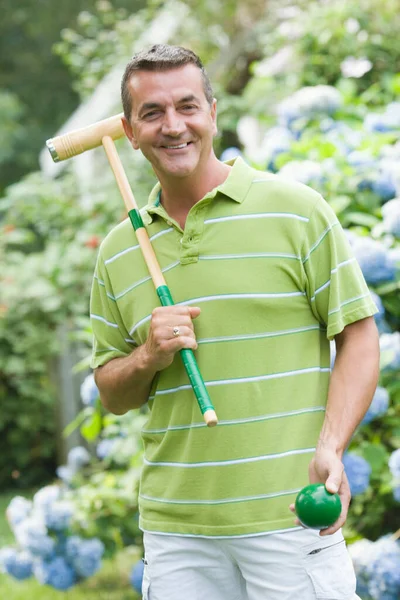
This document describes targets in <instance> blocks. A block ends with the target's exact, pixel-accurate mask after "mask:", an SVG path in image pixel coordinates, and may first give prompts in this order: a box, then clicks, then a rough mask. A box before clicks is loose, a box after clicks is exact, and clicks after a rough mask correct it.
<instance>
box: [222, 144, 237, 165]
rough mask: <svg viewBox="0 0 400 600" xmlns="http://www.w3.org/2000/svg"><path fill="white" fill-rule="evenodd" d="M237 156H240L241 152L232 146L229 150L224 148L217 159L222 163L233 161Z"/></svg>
mask: <svg viewBox="0 0 400 600" xmlns="http://www.w3.org/2000/svg"><path fill="white" fill-rule="evenodd" d="M238 156H242V153H241V151H240V150H239V148H236V147H235V146H232V147H231V148H226V149H225V150H224V151H223V152H222V154H221V156H220V157H219V158H220V160H222V162H225V161H227V160H233V159H234V158H237V157H238Z"/></svg>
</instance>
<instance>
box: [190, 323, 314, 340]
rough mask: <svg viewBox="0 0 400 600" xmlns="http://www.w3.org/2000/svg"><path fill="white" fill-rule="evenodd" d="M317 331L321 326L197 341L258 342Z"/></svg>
mask: <svg viewBox="0 0 400 600" xmlns="http://www.w3.org/2000/svg"><path fill="white" fill-rule="evenodd" d="M315 329H321V327H320V325H310V326H309V327H299V328H297V329H283V330H282V331H266V332H261V333H249V334H242V335H227V336H220V337H214V338H200V339H198V340H197V343H198V344H210V343H214V342H236V341H245V340H256V339H261V338H269V337H279V336H281V335H290V334H291V333H303V332H306V331H312V330H315Z"/></svg>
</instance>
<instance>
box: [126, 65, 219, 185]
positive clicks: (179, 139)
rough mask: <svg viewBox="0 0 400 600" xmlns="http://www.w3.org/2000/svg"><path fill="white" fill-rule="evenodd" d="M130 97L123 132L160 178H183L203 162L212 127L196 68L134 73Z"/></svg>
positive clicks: (213, 131)
mask: <svg viewBox="0 0 400 600" xmlns="http://www.w3.org/2000/svg"><path fill="white" fill-rule="evenodd" d="M128 89H129V91H130V94H131V98H132V113H131V120H130V123H125V131H126V133H127V135H128V137H129V139H130V140H131V143H132V146H133V147H134V148H135V149H138V148H140V150H141V151H142V152H143V154H144V155H145V157H146V158H147V159H148V160H149V161H150V162H151V164H152V165H153V168H154V171H155V172H156V174H157V175H158V176H159V177H160V176H161V177H162V176H164V178H165V177H166V176H167V177H170V178H176V177H179V178H184V177H188V176H190V175H192V174H194V173H196V172H197V171H198V170H201V168H202V167H204V166H205V165H206V164H207V161H208V159H209V158H210V156H211V154H212V142H213V137H214V135H215V134H216V132H217V128H216V105H215V101H214V102H213V105H212V106H210V105H209V104H208V102H207V100H206V97H205V95H204V89H203V81H202V76H201V72H200V70H199V69H198V68H197V67H196V66H195V65H191V64H189V65H185V66H184V67H179V68H177V69H171V70H168V71H138V72H137V73H134V74H133V75H132V77H131V79H130V81H129V83H128Z"/></svg>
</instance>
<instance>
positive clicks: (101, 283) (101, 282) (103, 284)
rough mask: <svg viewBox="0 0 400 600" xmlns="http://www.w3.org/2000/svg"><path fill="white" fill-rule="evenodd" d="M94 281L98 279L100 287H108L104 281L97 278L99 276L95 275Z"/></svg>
mask: <svg viewBox="0 0 400 600" xmlns="http://www.w3.org/2000/svg"><path fill="white" fill-rule="evenodd" d="M93 277H94V279H96V280H97V281H98V282H99V284H100V285H102V286H104V287H106V284H105V283H104V281H102V280H101V279H99V277H97V275H93Z"/></svg>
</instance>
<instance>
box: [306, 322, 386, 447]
mask: <svg viewBox="0 0 400 600" xmlns="http://www.w3.org/2000/svg"><path fill="white" fill-rule="evenodd" d="M346 330H347V331H346V333H344V334H343V335H340V336H338V337H337V338H336V346H337V353H336V360H335V365H334V368H333V371H332V375H331V380H330V385H329V391H328V401H327V407H326V414H325V420H324V424H323V427H322V430H321V434H320V438H319V442H318V447H319V448H320V449H322V448H323V449H327V450H333V451H334V452H335V453H336V454H337V455H338V456H339V457H340V458H341V457H342V455H343V453H344V451H345V449H346V447H347V446H348V444H349V442H350V440H351V437H352V435H353V433H354V431H355V429H356V428H357V426H358V425H359V423H360V422H361V420H362V418H363V416H364V415H365V413H366V411H367V410H368V407H369V405H370V403H371V400H372V397H373V395H374V392H375V389H376V386H377V382H378V377H379V337H378V333H377V330H376V326H375V323H374V320H373V318H372V317H371V318H370V319H364V320H363V321H362V322H358V323H355V324H353V325H349V326H347V327H346Z"/></svg>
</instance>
